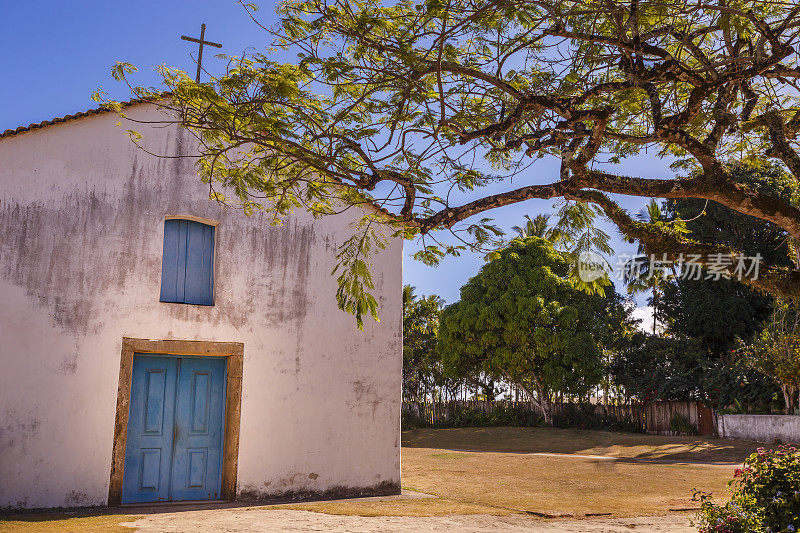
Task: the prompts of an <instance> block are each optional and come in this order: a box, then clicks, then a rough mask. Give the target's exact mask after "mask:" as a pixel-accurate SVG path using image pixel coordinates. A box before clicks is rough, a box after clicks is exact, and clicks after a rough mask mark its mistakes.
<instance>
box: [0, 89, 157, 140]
mask: <svg viewBox="0 0 800 533" xmlns="http://www.w3.org/2000/svg"><path fill="white" fill-rule="evenodd" d="M168 95H169V93H164V94H162V95H161V96H168ZM148 102H152V100H144V99H141V98H135V99H133V100H128V101H126V102H120V103H121V104H122V107H131V106H134V105H138V104H146V103H148ZM113 112H114V111H112V110H110V109H106V108H103V107H98V108H96V109H89V110H87V111H81V112H80V113H74V114H72V115H64V116H63V117H56V118H51V119H50V120H44V121H42V122H38V123H34V124H28V125H27V126H20V127H18V128H16V129H13V130H6V131H4V132H2V133H0V139H3V138H6V137H13V136H15V135H19V134H20V133H25V132H27V131H33V130H38V129H42V128H44V127H47V126H52V125H53V124H60V123H61V122H69V121H70V120H77V119H79V118H84V117H90V116H92V115H102V114H104V113H113Z"/></svg>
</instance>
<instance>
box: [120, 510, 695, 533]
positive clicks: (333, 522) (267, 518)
mask: <svg viewBox="0 0 800 533" xmlns="http://www.w3.org/2000/svg"><path fill="white" fill-rule="evenodd" d="M124 525H128V526H134V527H136V528H138V530H137V533H184V532H192V533H219V532H225V533H267V532H269V533H273V532H277V531H288V532H294V531H326V532H333V533H351V532H352V533H365V532H373V531H374V532H381V533H383V532H406V531H408V532H411V531H424V532H426V533H427V532H448V533H450V532H454V533H466V532H512V531H529V532H542V533H567V532H575V533H622V532H625V533H629V532H631V531H642V532H651V531H652V532H659V533H696V531H697V530H696V529H694V528H692V527H691V526H690V525H689V519H688V517H685V516H675V515H673V516H663V517H644V518H642V517H640V518H627V519H597V520H569V521H562V520H552V521H543V520H536V519H532V518H527V517H522V516H489V515H453V516H429V517H412V516H403V517H365V516H338V515H328V514H322V513H312V512H309V511H289V510H279V509H264V508H260V509H252V508H250V509H213V510H202V511H183V512H176V513H158V514H152V515H148V516H146V517H144V518H142V519H141V520H137V521H136V522H129V523H126V524H124Z"/></svg>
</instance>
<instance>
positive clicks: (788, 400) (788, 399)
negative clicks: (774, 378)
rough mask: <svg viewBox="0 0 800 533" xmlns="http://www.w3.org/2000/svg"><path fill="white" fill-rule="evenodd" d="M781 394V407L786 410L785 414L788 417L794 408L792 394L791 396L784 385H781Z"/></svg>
mask: <svg viewBox="0 0 800 533" xmlns="http://www.w3.org/2000/svg"><path fill="white" fill-rule="evenodd" d="M781 392H782V393H783V405H784V408H785V409H786V414H787V415H790V414H792V410H793V408H794V402H793V400H794V398H792V396H794V394H792V391H790V389H789V386H788V385H785V384H783V385H781Z"/></svg>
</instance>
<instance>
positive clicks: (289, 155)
mask: <svg viewBox="0 0 800 533" xmlns="http://www.w3.org/2000/svg"><path fill="white" fill-rule="evenodd" d="M242 6H243V7H244V9H246V10H247V11H248V13H250V14H251V15H252V16H253V19H254V21H256V22H257V23H258V20H259V19H258V17H259V13H258V12H257V11H256V9H257V8H256V6H254V5H252V4H244V3H243V4H242ZM279 17H280V20H279V22H278V24H277V25H276V26H274V27H266V26H265V27H264V29H265V30H266V31H267V32H268V34H269V35H270V36H271V38H272V40H273V46H274V48H272V49H268V50H265V51H256V52H254V53H252V54H249V55H246V56H243V57H231V58H230V63H229V68H228V69H227V71H226V72H225V73H223V74H221V75H220V76H218V77H214V78H212V80H211V82H209V83H202V84H198V83H195V82H194V81H193V80H192V79H191V78H190V77H189V76H187V75H186V74H185V73H183V72H180V71H176V70H172V69H168V68H166V67H164V68H162V69H161V73H162V74H163V77H164V82H165V83H166V85H167V87H168V88H169V91H170V96H169V98H168V99H167V100H166V101H165V102H164V105H165V106H166V107H168V108H170V109H172V110H174V112H175V113H176V117H177V121H178V122H179V123H180V124H182V125H183V126H185V127H187V128H189V129H190V130H191V131H193V132H194V133H195V135H196V136H197V138H198V140H199V141H200V147H201V148H200V154H198V155H199V156H200V159H199V163H198V167H199V169H200V172H201V174H202V177H203V179H204V180H206V181H207V182H209V183H210V184H211V185H212V187H215V188H214V191H215V192H214V197H215V198H216V199H217V200H219V201H224V202H230V203H239V204H241V205H242V206H244V208H245V209H248V210H252V209H264V210H266V211H268V212H269V213H270V214H272V215H274V216H275V217H276V219H279V218H281V217H282V216H284V215H286V214H287V213H288V212H289V211H290V210H292V209H298V208H299V209H307V210H309V211H311V212H312V213H314V214H315V215H318V216H325V215H328V214H332V213H335V212H337V211H339V210H341V209H345V208H347V207H349V206H353V205H362V204H369V205H372V206H374V207H376V208H377V210H376V211H370V212H369V213H368V214H367V215H365V221H364V223H363V224H362V226H361V228H360V229H361V230H363V233H362V237H359V238H357V239H356V240H354V241H353V242H349V243H348V244H347V245H346V246H344V247H343V250H342V252H341V254H340V270H341V274H340V286H341V287H342V290H341V291H340V305H342V307H344V308H347V309H350V310H353V311H354V312H356V313H357V314H360V313H361V312H366V311H370V312H373V313H374V310H375V303H374V299H372V300H371V299H370V295H369V286H370V283H371V278H370V275H369V272H368V269H366V268H364V266H365V264H364V263H363V261H364V259H363V258H364V256H365V254H367V253H368V249H370V247H372V248H371V249H373V250H374V249H375V248H374V245H375V241H379V240H380V239H381V237H380V235H378V234H377V233H376V232H372V231H371V229H370V228H372V225H371V223H372V221H373V220H374V219H380V220H381V221H383V222H384V223H386V224H389V225H390V226H391V227H392V228H393V231H394V232H395V234H396V235H402V236H404V237H407V238H414V237H422V238H423V240H424V243H423V244H424V246H423V248H422V250H421V251H420V253H419V255H418V257H419V258H421V259H423V260H425V261H429V262H435V261H437V260H438V259H439V258H441V256H442V255H443V254H446V253H458V252H459V250H461V249H464V248H465V247H474V246H481V245H482V244H485V243H486V242H488V241H490V240H491V239H493V238H495V237H496V236H497V234H498V233H499V230H498V229H497V228H496V227H495V226H494V224H493V223H492V221H491V220H490V219H489V218H487V215H488V214H489V213H490V212H491V210H493V209H496V208H499V207H502V206H505V205H509V204H513V203H517V202H523V201H526V200H529V199H532V198H544V199H549V198H561V199H565V200H568V201H578V202H586V203H592V204H595V205H596V206H598V207H599V209H600V210H602V213H603V215H604V216H606V217H607V218H608V219H610V220H611V221H612V222H613V223H614V224H616V225H617V227H618V228H619V229H620V231H621V232H622V233H623V234H624V235H625V236H626V237H628V238H629V239H638V240H639V241H640V242H641V243H642V244H644V245H645V246H646V247H647V249H648V250H649V251H650V252H651V253H659V254H660V253H668V254H669V257H671V258H674V257H678V256H679V255H680V254H682V253H683V254H700V255H701V256H702V257H703V258H706V260H707V258H708V257H709V256H710V255H711V254H720V253H722V254H730V255H734V254H736V253H737V252H741V251H742V250H741V249H739V248H738V246H737V245H736V244H733V245H730V246H722V245H720V244H717V243H714V242H707V241H699V240H695V239H692V238H689V237H687V236H685V235H684V234H682V233H681V232H680V231H677V230H676V228H675V227H673V225H670V224H663V223H654V222H644V221H638V220H636V219H635V218H634V217H631V216H630V215H629V214H628V213H627V212H626V211H625V210H624V209H622V208H621V207H620V205H619V204H618V203H617V201H616V200H615V198H616V197H615V196H613V195H615V194H617V195H630V196H640V197H659V198H696V199H703V200H713V201H715V202H718V203H720V204H722V205H724V206H727V207H729V208H731V209H733V210H735V211H737V212H740V213H744V214H748V215H751V216H754V217H757V218H760V219H763V220H765V221H767V222H769V223H771V224H773V225H774V226H775V227H777V228H779V229H780V230H781V231H783V232H784V233H785V235H786V237H787V238H791V239H793V240H794V241H795V242H796V241H797V240H798V239H800V209H798V205H797V198H796V197H795V198H792V199H789V200H787V199H784V198H778V197H775V196H773V195H771V194H768V193H767V192H763V191H760V190H758V189H755V188H753V187H749V186H747V185H746V184H742V183H738V182H737V181H736V180H735V179H733V178H732V170H731V166H730V163H731V161H733V160H744V161H750V162H762V163H763V162H765V161H772V162H776V163H777V164H780V165H782V166H783V167H784V168H785V169H786V170H788V172H789V174H788V176H789V178H790V179H791V180H793V182H794V183H797V180H798V178H799V177H800V154H799V153H798V148H800V139H799V138H798V135H797V134H798V132H800V106H799V105H798V96H800V91H799V90H798V85H797V80H798V79H799V78H800V68H798V66H797V54H796V48H797V46H798V34H799V33H800V6H798V5H795V3H794V2H787V1H782V0H726V1H724V2H723V1H721V0H696V1H695V0H692V1H691V2H689V1H681V0H651V1H646V0H542V1H535V2H526V1H519V0H506V1H499V0H399V1H396V2H387V3H382V2H380V1H379V0H287V1H285V2H282V3H281V4H280V7H279ZM275 51H277V52H279V53H281V54H284V56H290V57H292V58H293V59H292V60H291V61H289V62H285V63H281V62H277V61H275V60H274V59H273V58H274V55H273V52H275ZM132 71H133V67H132V66H130V65H128V64H124V63H120V64H118V65H117V67H115V69H114V75H115V76H116V77H117V78H118V79H127V77H128V76H129V75H130V73H131V72H132ZM133 92H134V94H135V96H137V97H140V98H153V99H156V98H159V97H162V89H161V88H133ZM97 97H98V99H101V100H102V99H103V96H102V94H100V95H98V96H97ZM110 105H111V106H114V105H115V104H114V103H110ZM647 150H649V151H650V153H652V154H656V155H658V156H667V157H671V158H673V160H674V161H675V164H674V168H675V170H676V172H677V173H678V174H677V175H676V176H663V177H661V178H652V179H650V178H642V177H639V176H627V175H624V174H623V173H622V172H620V171H619V170H618V166H617V164H618V163H619V162H621V161H622V160H623V159H624V158H628V157H632V156H636V155H638V154H641V153H642V152H643V151H647ZM539 158H555V159H556V160H558V161H560V170H559V171H558V172H557V175H552V176H547V177H546V178H545V179H544V180H542V178H541V176H540V174H539V173H534V172H531V171H530V170H529V168H530V165H531V164H532V163H533V162H534V161H536V160H537V159H539ZM512 179H513V183H512ZM498 183H500V184H501V185H500V186H499V189H500V190H501V192H494V191H496V190H497V189H498ZM220 185H221V186H222V187H219V186H220ZM489 185H492V186H493V189H492V192H490V191H489V190H488V189H487V187H488V186H489ZM437 230H449V231H451V232H453V233H454V234H455V236H456V239H455V240H451V241H448V242H447V243H445V242H444V241H442V240H441V239H440V238H439V237H438V235H437ZM750 283H752V284H753V285H755V286H757V287H758V288H761V289H764V290H767V291H770V292H772V293H774V294H778V295H782V296H784V297H792V298H797V297H798V295H800V270H798V268H797V265H791V266H785V265H776V264H766V265H763V267H762V269H761V275H760V277H759V278H758V279H757V280H750Z"/></svg>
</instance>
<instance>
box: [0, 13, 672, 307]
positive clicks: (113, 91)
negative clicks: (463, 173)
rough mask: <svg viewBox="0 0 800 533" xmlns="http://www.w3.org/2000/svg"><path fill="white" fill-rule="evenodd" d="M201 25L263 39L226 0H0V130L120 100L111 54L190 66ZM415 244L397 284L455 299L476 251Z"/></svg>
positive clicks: (648, 163)
mask: <svg viewBox="0 0 800 533" xmlns="http://www.w3.org/2000/svg"><path fill="white" fill-rule="evenodd" d="M260 5H261V7H262V10H261V16H262V21H263V22H270V21H275V20H276V15H275V14H274V7H273V6H272V5H271V4H267V3H266V2H261V3H260ZM203 22H205V23H206V25H207V29H206V39H208V40H211V41H215V42H219V43H222V44H223V48H222V52H225V53H227V54H230V55H239V54H241V53H242V52H243V51H244V50H246V49H248V48H256V49H262V48H264V47H265V46H266V45H267V44H268V41H269V38H268V36H266V35H265V33H264V31H263V30H262V29H260V28H259V27H258V26H256V25H255V24H253V23H252V22H251V21H250V20H249V18H248V17H247V15H246V14H245V13H244V11H243V10H242V9H241V8H240V7H239V6H238V5H237V4H236V3H235V2H233V1H232V0H218V1H200V0H192V1H188V0H166V1H164V0H162V1H158V2H156V1H152V0H139V1H137V2H130V1H119V0H115V1H108V0H106V1H102V2H101V1H97V0H95V1H82V0H72V1H69V2H66V1H63V0H60V1H54V0H49V1H29V2H16V1H12V0H0V42H1V43H2V48H3V53H2V54H0V73H2V80H3V83H0V102H2V104H0V131H4V130H6V129H13V128H16V127H18V126H22V125H27V124H30V123H35V122H40V121H42V120H47V119H50V118H53V117H56V116H63V115H66V114H70V113H75V112H78V111H83V110H86V109H89V108H92V107H96V105H95V103H94V102H92V101H91V98H90V95H91V93H92V92H93V91H94V90H96V89H98V88H100V87H101V86H102V88H103V89H104V90H106V91H107V92H108V93H109V94H110V95H111V96H112V97H113V98H117V99H125V98H126V97H128V96H129V94H128V92H127V90H126V89H127V88H126V87H124V86H122V85H120V84H117V83H116V82H114V80H112V79H111V77H110V75H109V70H110V68H111V66H112V65H113V64H114V63H115V62H116V61H126V62H130V63H133V64H134V65H136V66H138V67H139V68H140V73H139V74H138V76H137V78H136V82H137V83H139V84H141V85H149V84H155V83H157V81H158V78H157V77H156V76H155V75H154V74H153V72H152V69H153V68H154V67H156V66H158V65H160V64H162V63H166V64H168V65H170V66H174V67H178V68H182V69H184V70H187V71H189V72H194V68H195V66H194V65H195V64H194V63H193V59H192V57H193V56H190V54H192V53H195V54H196V51H197V49H196V45H195V44H193V43H188V42H185V41H182V40H180V35H181V34H186V35H191V36H198V35H199V33H200V24H201V23H203ZM218 52H219V51H218V50H217V49H215V48H206V51H205V52H204V58H203V65H204V67H205V68H206V69H207V70H208V71H209V72H212V73H221V72H222V71H223V70H224V61H223V60H220V59H216V58H215V57H214V54H216V53H218ZM622 171H624V172H625V173H628V174H634V175H638V176H641V177H666V176H669V175H671V172H670V171H669V170H668V168H667V165H666V163H665V162H663V161H660V160H658V159H656V158H654V157H641V158H638V159H636V160H633V161H629V162H627V163H625V165H624V166H623V168H622ZM556 177H557V172H556V168H555V167H554V165H553V164H552V163H548V162H546V161H542V162H540V163H538V164H536V165H534V166H533V167H531V168H530V169H529V170H528V171H527V174H526V175H525V176H520V177H517V178H515V182H514V183H513V184H509V185H507V186H506V187H507V188H511V187H518V186H520V183H521V182H522V181H523V180H524V182H525V183H547V182H551V181H553V180H554V179H555V178H556ZM492 192H494V191H492ZM645 202H646V199H636V198H625V199H621V203H622V205H623V206H624V207H625V208H627V209H628V210H629V211H631V212H636V211H638V210H640V209H641V207H642V206H643V205H644V204H645ZM551 211H553V202H552V201H529V202H526V203H523V204H517V205H515V206H508V207H505V208H502V209H500V210H497V211H496V212H491V213H490V214H489V216H492V217H493V218H495V220H496V223H497V224H498V225H499V226H501V227H502V228H504V229H509V228H511V227H512V226H514V225H516V224H520V223H521V220H522V217H523V215H524V214H526V213H527V214H530V215H531V216H533V215H535V214H537V213H540V212H551ZM604 227H605V229H606V230H607V231H608V232H609V233H610V234H611V235H613V236H614V239H613V245H614V248H615V250H616V251H617V252H618V253H629V254H630V253H634V252H635V245H632V244H628V243H626V242H624V241H623V240H622V239H621V238H619V234H618V232H617V231H616V230H615V229H614V228H613V226H611V225H609V224H605V225H604ZM415 249H416V245H415V244H414V243H407V244H406V258H405V261H404V264H403V269H404V279H405V282H406V283H411V284H412V285H415V286H416V287H417V292H418V293H419V294H430V293H437V294H439V295H441V296H442V297H444V298H445V299H446V300H447V301H448V302H452V301H455V300H457V299H458V291H459V287H460V286H461V285H462V284H463V283H464V282H465V281H466V280H467V279H468V278H469V277H470V276H471V275H473V274H474V273H475V272H477V270H478V268H479V267H480V266H481V264H482V263H483V259H482V257H481V256H480V255H475V254H465V255H462V256H461V257H460V258H447V259H445V260H444V261H443V262H442V264H441V265H440V266H439V267H438V268H430V267H426V266H425V265H422V264H421V263H418V262H416V261H414V260H412V259H410V258H409V255H410V254H411V253H412V252H413V251H414V250H415ZM613 262H614V261H613V260H612V264H613ZM639 300H640V302H642V303H643V302H644V299H643V298H639Z"/></svg>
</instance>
